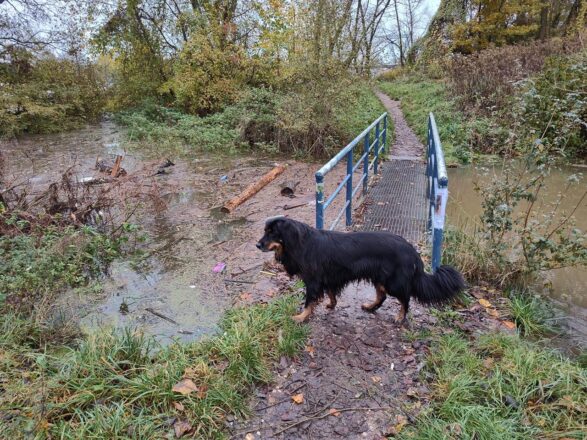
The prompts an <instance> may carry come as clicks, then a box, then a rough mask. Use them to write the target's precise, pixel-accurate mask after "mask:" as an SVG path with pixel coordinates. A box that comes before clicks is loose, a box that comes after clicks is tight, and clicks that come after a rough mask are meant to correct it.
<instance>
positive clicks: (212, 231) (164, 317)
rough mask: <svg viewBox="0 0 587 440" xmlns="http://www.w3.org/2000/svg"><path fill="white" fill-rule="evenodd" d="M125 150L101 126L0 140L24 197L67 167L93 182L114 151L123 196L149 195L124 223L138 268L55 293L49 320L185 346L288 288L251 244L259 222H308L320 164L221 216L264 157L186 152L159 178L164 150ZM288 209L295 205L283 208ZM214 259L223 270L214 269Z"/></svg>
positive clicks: (117, 268) (123, 266)
mask: <svg viewBox="0 0 587 440" xmlns="http://www.w3.org/2000/svg"><path fill="white" fill-rule="evenodd" d="M126 145H127V144H125V142H124V133H123V129H121V128H120V127H117V126H116V125H115V124H113V123H112V122H108V121H106V122H103V123H101V124H100V125H95V126H88V127H86V128H84V129H81V130H76V131H73V132H69V133H62V134H55V135H42V136H28V137H25V138H22V139H20V140H18V142H17V141H10V142H6V141H5V142H0V150H1V151H2V153H3V155H4V157H5V158H6V162H7V163H6V167H5V171H6V173H5V174H6V175H5V180H6V181H8V182H10V181H15V180H16V181H19V182H21V181H25V180H28V181H29V182H30V187H31V193H32V194H33V195H34V193H35V192H40V191H42V190H43V189H44V188H46V187H47V185H48V184H50V183H51V182H56V181H59V179H60V177H61V174H62V173H63V171H64V170H66V169H68V168H69V167H71V166H72V165H74V164H75V168H74V172H75V174H76V176H75V177H76V178H77V179H78V180H80V179H82V178H84V177H92V176H96V177H98V176H100V174H99V173H98V172H97V171H96V170H94V168H95V163H96V158H97V157H101V158H104V157H106V156H112V155H116V154H122V155H124V160H123V162H122V166H123V167H124V168H125V169H126V170H127V171H128V173H129V176H130V177H129V179H130V180H129V182H130V184H132V185H134V186H132V190H133V191H134V190H136V189H137V188H139V189H140V188H145V192H148V193H149V195H150V196H151V195H152V193H156V196H157V197H156V199H157V202H156V203H151V202H150V200H151V199H147V201H145V202H143V203H142V204H141V205H139V209H137V211H136V213H135V215H134V217H133V218H132V219H131V221H132V222H133V223H137V224H139V225H140V226H141V227H142V230H143V231H144V232H145V233H146V235H147V237H148V240H147V243H146V244H145V246H144V247H145V249H144V251H145V252H146V253H147V254H148V255H149V258H147V260H146V264H141V265H139V266H137V265H135V264H134V263H133V261H132V259H131V260H128V259H121V260H118V261H115V262H114V263H113V264H112V265H111V267H110V269H109V272H108V274H105V275H104V277H103V279H101V280H99V283H97V284H98V289H96V290H98V291H97V292H94V291H91V292H88V290H87V289H85V290H84V289H81V290H73V291H70V292H68V293H66V294H65V295H63V296H61V297H60V298H59V299H58V300H57V303H56V304H55V305H54V307H53V308H54V312H53V314H52V315H53V316H55V318H56V319H59V320H69V321H73V322H80V323H81V326H82V328H84V329H86V330H93V329H96V328H102V327H106V328H111V327H114V328H125V327H131V328H139V329H141V330H143V331H145V332H146V333H147V334H150V335H155V336H156V337H157V338H158V340H159V341H160V342H162V343H164V344H166V343H169V342H170V341H172V340H174V339H179V340H183V341H191V340H195V339H198V338H199V337H201V336H202V335H206V334H210V333H213V332H214V331H216V330H217V328H218V322H219V319H220V317H221V316H222V315H223V312H224V311H225V310H226V309H228V308H230V307H231V306H233V305H235V304H248V303H254V302H263V301H268V300H270V299H271V298H272V297H273V296H274V295H276V293H277V291H278V290H279V288H281V287H283V286H284V285H289V283H291V281H289V280H287V277H285V279H284V277H283V276H282V275H281V274H278V273H277V272H276V271H274V270H272V269H269V270H263V269H264V268H265V267H271V261H272V260H273V255H272V254H270V253H262V252H259V251H258V249H256V247H255V243H256V241H257V240H258V239H259V238H260V235H261V234H262V231H263V224H264V222H265V219H266V218H267V217H270V216H274V215H283V214H285V215H290V216H292V217H293V218H295V219H297V220H301V221H304V222H306V223H310V224H313V223H314V218H315V210H314V205H313V200H314V198H315V186H314V185H315V184H314V173H315V171H316V170H317V169H318V168H319V167H320V166H321V164H311V163H310V164H309V163H303V162H297V161H288V163H287V165H288V166H287V168H286V171H285V172H284V173H283V174H282V175H281V176H279V177H278V178H277V179H276V180H275V181H273V182H272V183H270V184H269V185H268V186H267V187H265V188H264V189H263V190H262V191H260V192H259V193H257V194H256V195H255V196H254V197H252V198H251V199H249V200H248V201H246V202H245V203H243V204H242V205H241V206H239V207H238V208H237V209H236V210H235V211H234V212H233V213H231V214H229V215H225V214H222V213H220V210H219V206H221V204H222V203H223V202H225V201H227V200H229V199H230V198H232V197H233V196H235V195H236V194H238V193H240V192H241V191H242V190H243V189H244V188H245V187H246V186H247V185H249V184H250V183H251V182H253V181H256V180H257V179H258V178H259V177H260V176H262V175H263V174H265V173H266V172H267V171H268V170H270V169H271V168H273V167H274V166H275V163H274V160H271V159H269V158H266V157H258V156H257V157H234V156H228V157H227V156H220V155H215V154H203V153H199V152H195V151H194V154H193V156H189V157H187V158H184V159H181V160H180V159H178V160H175V158H174V157H171V159H173V160H174V161H175V166H173V167H171V168H170V169H169V171H170V172H169V174H166V175H153V174H154V173H153V171H154V170H156V169H157V166H158V164H160V163H162V162H164V159H165V158H166V155H165V151H160V152H157V146H155V145H146V147H148V148H141V147H142V146H139V148H133V149H130V150H128V151H127V149H126V148H125V146H126ZM154 151H155V154H153V152H154ZM343 165H344V164H343ZM145 170H147V171H145ZM344 173H345V169H344V166H341V167H337V168H335V170H333V172H332V173H331V174H330V175H329V177H328V179H327V182H326V190H327V192H328V191H330V192H331V191H333V189H334V188H336V186H337V185H338V183H339V182H340V180H341V179H342V176H344ZM133 176H140V178H138V179H134V177H133ZM145 176H146V177H145ZM133 179H134V180H133ZM284 181H299V182H300V184H299V186H298V187H297V190H296V194H295V198H293V199H291V198H287V197H283V196H281V195H280V186H279V185H280V183H283V182H284ZM339 199H340V200H339ZM343 203H344V200H343V198H342V197H339V198H338V199H337V200H335V202H334V203H333V204H332V208H331V210H330V212H329V213H328V219H329V220H331V219H332V216H333V215H334V214H335V213H336V212H337V210H338V209H340V207H341V206H342V204H343ZM288 205H290V206H291V205H296V206H298V207H296V208H295V209H293V210H286V209H285V207H287V206H288ZM219 262H223V263H225V264H226V269H225V270H224V271H223V272H221V273H214V272H213V270H212V269H213V268H214V266H215V265H216V264H217V263H219ZM227 279H230V281H229V282H227ZM235 280H239V281H242V282H235Z"/></svg>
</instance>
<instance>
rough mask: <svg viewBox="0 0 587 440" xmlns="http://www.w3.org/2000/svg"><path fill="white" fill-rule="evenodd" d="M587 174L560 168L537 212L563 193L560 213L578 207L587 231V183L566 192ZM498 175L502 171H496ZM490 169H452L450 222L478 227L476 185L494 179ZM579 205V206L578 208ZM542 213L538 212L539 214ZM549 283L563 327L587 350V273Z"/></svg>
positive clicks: (578, 220)
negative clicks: (572, 180)
mask: <svg viewBox="0 0 587 440" xmlns="http://www.w3.org/2000/svg"><path fill="white" fill-rule="evenodd" d="M585 171H587V170H586V169H585V168H581V167H572V166H567V167H560V168H558V169H554V170H553V171H552V173H551V175H550V176H549V177H548V178H547V180H546V182H545V183H546V186H545V188H544V190H543V191H541V193H540V195H539V200H538V201H537V203H536V205H535V206H536V209H537V210H541V209H542V210H544V211H545V212H546V211H549V210H551V209H552V207H553V204H555V203H557V201H558V200H559V196H560V195H561V193H564V195H565V197H564V198H563V199H562V201H561V202H560V206H559V207H558V210H557V212H559V213H565V214H569V213H570V212H571V211H572V210H573V209H574V208H575V207H577V209H576V211H575V213H574V215H573V221H574V223H575V226H576V227H577V228H579V229H580V230H582V231H585V230H587V201H586V200H583V202H582V203H579V202H580V198H581V196H582V195H583V193H584V192H585V189H586V185H587V181H586V180H585V179H583V180H582V181H581V182H580V184H578V185H573V186H571V187H570V189H569V190H567V183H568V178H569V176H571V175H573V174H577V173H581V172H583V174H585ZM497 172H498V174H499V171H497ZM493 176H494V170H493V169H491V167H462V168H452V169H449V192H450V198H449V203H448V206H447V220H448V222H449V223H451V224H453V225H455V226H457V227H459V228H466V229H468V230H472V229H473V228H475V227H478V226H479V224H478V222H479V216H480V214H481V209H482V208H481V199H480V196H479V194H478V193H477V192H476V191H475V185H476V184H479V185H481V186H482V185H483V182H487V181H489V179H493ZM577 205H578V206H577ZM538 212H539V211H538ZM544 275H545V279H546V283H545V286H544V287H543V286H539V287H541V290H542V291H543V292H544V294H546V295H548V296H549V297H550V298H551V299H552V300H553V301H554V302H555V303H556V304H557V305H558V307H559V308H560V310H561V312H560V315H562V319H561V321H562V323H563V324H564V325H566V326H567V327H568V328H569V330H570V333H571V334H572V335H573V337H574V338H575V339H576V340H577V342H579V343H581V344H582V345H584V346H587V269H586V268H585V267H570V268H564V269H558V270H553V271H549V272H547V273H545V274H544Z"/></svg>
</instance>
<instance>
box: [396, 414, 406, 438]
mask: <svg viewBox="0 0 587 440" xmlns="http://www.w3.org/2000/svg"><path fill="white" fill-rule="evenodd" d="M395 422H396V424H395V426H394V427H393V430H394V431H395V435H397V434H399V433H400V432H401V431H402V429H403V428H404V426H406V425H407V424H408V419H407V417H406V416H402V415H401V414H400V415H397V416H395Z"/></svg>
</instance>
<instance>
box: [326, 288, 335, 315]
mask: <svg viewBox="0 0 587 440" xmlns="http://www.w3.org/2000/svg"><path fill="white" fill-rule="evenodd" d="M326 294H327V295H328V299H330V303H328V304H326V308H327V309H331V310H332V309H334V308H335V307H336V303H337V300H336V295H335V294H334V292H333V291H332V290H327V291H326Z"/></svg>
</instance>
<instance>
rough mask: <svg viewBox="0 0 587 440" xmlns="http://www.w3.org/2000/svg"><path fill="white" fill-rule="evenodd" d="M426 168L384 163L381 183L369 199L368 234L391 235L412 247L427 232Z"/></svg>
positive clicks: (409, 162)
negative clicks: (381, 233) (398, 236)
mask: <svg viewBox="0 0 587 440" xmlns="http://www.w3.org/2000/svg"><path fill="white" fill-rule="evenodd" d="M425 172H426V165H425V164H424V163H422V162H419V161H412V160H390V161H388V162H386V163H385V165H384V167H383V170H382V172H381V179H380V180H379V182H378V183H377V185H375V186H374V187H373V188H371V190H370V192H369V193H368V195H367V206H368V207H367V210H366V212H365V223H364V224H363V230H365V231H389V232H393V233H394V234H398V235H401V236H402V237H404V238H405V239H406V240H408V241H409V242H411V243H413V244H417V243H418V242H420V241H421V240H422V239H423V237H424V231H425V229H426V207H427V206H426V203H427V201H426V199H425V191H426V176H425Z"/></svg>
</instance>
